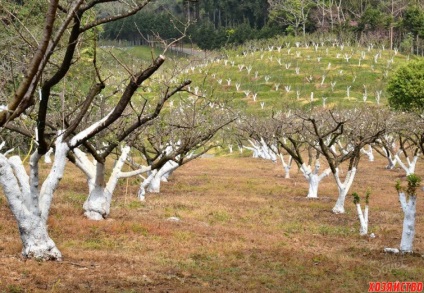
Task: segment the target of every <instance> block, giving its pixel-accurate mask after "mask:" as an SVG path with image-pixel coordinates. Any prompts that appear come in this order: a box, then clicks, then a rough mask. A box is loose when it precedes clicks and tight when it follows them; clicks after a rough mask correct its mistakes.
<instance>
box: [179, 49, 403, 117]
mask: <svg viewBox="0 0 424 293" xmlns="http://www.w3.org/2000/svg"><path fill="white" fill-rule="evenodd" d="M278 46H281V44H278V43H275V44H274V46H272V47H270V49H263V50H257V51H251V50H250V51H249V50H248V49H246V50H245V51H241V50H240V51H229V52H227V53H228V54H227V56H225V58H223V59H216V60H214V61H213V62H210V63H208V64H206V65H204V66H203V67H202V68H198V69H195V68H194V67H192V68H191V70H186V71H184V72H185V73H186V74H187V76H189V77H190V78H192V79H193V81H194V82H193V87H194V86H199V87H200V88H201V90H204V91H207V92H208V93H211V92H213V93H214V95H215V96H220V97H222V96H224V97H226V98H227V99H228V100H232V101H237V102H238V103H237V104H238V105H244V106H245V107H247V109H248V110H249V111H252V112H256V113H258V112H259V113H261V111H262V110H271V109H272V110H277V111H278V110H283V111H285V110H286V108H287V106H296V107H302V106H303V107H312V106H322V105H324V103H325V106H326V107H334V106H343V107H354V106H356V105H358V104H363V103H367V104H376V103H377V98H378V95H377V93H379V94H380V100H379V103H380V104H383V105H384V104H387V94H386V92H385V87H386V84H387V81H388V78H389V77H390V74H391V73H392V72H393V70H394V69H396V68H397V67H398V66H399V65H401V64H404V63H405V62H407V61H408V60H409V57H408V56H405V55H401V54H398V53H396V52H394V51H391V50H383V49H382V48H376V47H374V48H369V49H368V48H363V47H349V46H343V47H342V46H339V47H337V46H331V45H330V46H319V47H317V48H315V47H313V46H309V47H305V45H304V44H302V45H300V46H299V47H296V46H295V44H287V46H286V45H282V48H278ZM206 73H207V78H206V79H205V74H206ZM237 84H238V85H239V87H238V88H237V87H236V86H237ZM348 88H349V92H348ZM255 94H256V97H255V98H254V95H255ZM324 100H325V101H324ZM264 112H266V111H262V113H264Z"/></svg>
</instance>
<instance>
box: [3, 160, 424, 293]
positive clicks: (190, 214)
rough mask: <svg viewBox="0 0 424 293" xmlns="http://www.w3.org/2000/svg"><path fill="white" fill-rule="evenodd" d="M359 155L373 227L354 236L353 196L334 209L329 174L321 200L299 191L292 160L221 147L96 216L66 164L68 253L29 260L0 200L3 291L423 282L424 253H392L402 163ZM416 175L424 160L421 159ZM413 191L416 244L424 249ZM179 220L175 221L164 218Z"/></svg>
mask: <svg viewBox="0 0 424 293" xmlns="http://www.w3.org/2000/svg"><path fill="white" fill-rule="evenodd" d="M385 163H386V162H385V161H384V160H383V159H382V158H377V160H376V161H375V162H373V163H371V162H368V161H367V160H366V158H363V161H362V162H361V163H360V166H359V171H358V175H357V178H356V180H355V183H354V185H353V187H352V189H351V191H352V192H353V191H357V192H358V193H360V194H361V195H363V194H364V193H365V191H366V189H367V188H371V190H372V194H371V201H370V228H369V230H370V232H373V233H375V234H376V238H375V239H370V238H367V237H365V238H362V237H360V236H359V222H358V220H357V216H356V211H355V207H354V205H353V203H352V199H351V198H349V199H348V200H347V202H346V208H347V212H346V214H344V215H334V214H332V213H331V208H332V206H333V205H334V203H335V200H336V187H335V184H334V182H333V179H332V178H326V179H325V180H324V181H323V183H322V185H321V187H320V192H319V194H320V196H321V199H319V200H313V201H310V200H306V199H305V198H304V197H305V196H306V193H307V183H306V180H304V178H303V177H302V175H301V174H300V173H297V170H296V168H293V170H292V179H284V178H283V173H282V168H281V165H280V164H278V165H277V164H273V163H271V162H268V161H263V160H258V159H252V158H246V157H244V158H234V157H228V156H222V157H216V158H203V159H198V160H195V161H193V162H191V163H190V164H188V165H186V166H183V167H182V168H181V169H179V170H177V171H176V172H175V173H174V175H173V177H172V178H171V181H170V182H169V183H164V184H163V186H162V193H161V194H159V195H148V196H147V201H146V202H145V203H140V202H138V201H137V200H136V192H137V183H136V182H135V181H133V180H130V181H128V182H127V181H122V182H121V184H120V186H119V188H118V190H117V191H116V196H115V199H114V203H113V206H112V211H111V218H110V219H109V220H106V221H102V222H93V221H88V220H86V219H84V217H83V215H82V204H83V201H84V198H85V195H86V193H87V186H86V182H85V180H84V178H83V176H82V175H81V173H80V172H79V171H78V170H76V169H75V168H74V167H73V166H72V165H71V164H68V167H67V168H68V170H67V172H65V178H64V179H63V181H62V182H61V184H60V188H59V190H58V191H57V192H56V196H55V198H54V203H53V207H52V211H51V217H50V220H49V229H50V235H51V237H52V238H53V239H54V241H55V242H56V243H57V245H58V247H59V249H61V251H62V253H63V255H64V261H63V262H59V263H58V262H37V261H35V260H28V261H24V260H22V259H21V258H20V257H19V254H20V249H21V244H20V240H19V236H18V233H17V231H16V230H17V228H16V223H15V221H14V218H13V216H12V215H11V213H10V211H9V209H8V207H7V202H6V200H5V198H4V197H3V196H1V197H0V233H1V237H0V291H2V292H46V291H48V292H267V291H270V292H366V291H367V290H368V282H370V281H422V280H423V279H422V276H424V267H423V265H422V264H423V257H421V256H420V255H418V254H416V255H405V256H394V255H389V254H385V253H383V252H382V249H383V248H384V247H397V246H398V245H399V243H400V236H401V229H402V219H403V215H402V212H401V209H400V205H399V203H398V200H397V195H396V191H395V188H394V184H395V180H396V179H398V178H403V175H404V174H403V171H401V170H399V169H396V170H392V171H389V170H386V169H384V166H385ZM417 171H418V172H417V173H418V174H420V175H421V174H423V173H424V172H423V171H424V170H423V164H422V163H421V162H419V164H418V170H417ZM422 195H423V192H422V191H419V194H418V206H417V230H416V238H415V248H416V251H417V252H419V253H420V254H423V253H424V216H423V214H424V208H423V207H424V204H423V198H422ZM169 217H178V218H180V219H181V221H180V222H171V221H168V220H167V219H168V218H169Z"/></svg>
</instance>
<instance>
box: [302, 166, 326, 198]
mask: <svg viewBox="0 0 424 293" xmlns="http://www.w3.org/2000/svg"><path fill="white" fill-rule="evenodd" d="M319 169H320V164H319V161H317V162H316V163H315V168H314V170H313V171H312V170H311V167H310V166H306V164H305V163H303V164H302V166H301V167H300V170H301V171H302V173H303V176H305V178H306V180H307V181H308V183H309V189H308V195H307V196H306V197H307V198H318V187H319V183H320V182H321V181H322V179H324V177H326V176H328V175H329V174H330V173H331V169H329V168H328V169H326V170H324V172H322V173H321V175H319Z"/></svg>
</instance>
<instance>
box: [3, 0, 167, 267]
mask: <svg viewBox="0 0 424 293" xmlns="http://www.w3.org/2000/svg"><path fill="white" fill-rule="evenodd" d="M104 2H111V1H110V0H93V1H84V0H75V1H67V2H64V3H59V1H58V0H51V1H49V3H48V5H47V6H46V19H45V22H44V23H43V24H42V25H43V29H42V32H43V34H42V37H41V38H40V40H39V41H36V43H37V45H36V46H31V47H30V48H31V50H30V51H29V54H28V64H27V70H26V72H25V74H24V75H23V77H22V78H21V77H20V76H18V75H16V76H14V79H15V81H16V83H17V85H18V86H16V87H15V88H14V89H13V90H11V91H10V95H9V96H10V99H9V100H8V101H7V104H6V105H4V106H3V107H2V108H1V112H0V126H3V127H5V126H6V127H8V126H10V127H9V128H10V129H12V128H14V129H15V130H16V131H18V132H20V133H22V134H24V133H25V134H26V135H28V136H32V135H31V131H29V130H28V129H25V128H23V127H20V122H21V121H25V119H27V117H28V116H29V115H31V116H34V117H36V123H37V125H36V134H35V142H36V144H37V147H36V150H35V151H34V152H33V153H32V155H31V157H30V171H29V175H28V174H27V173H26V171H25V168H24V164H23V162H22V160H21V159H20V158H19V157H18V156H12V157H10V158H8V157H7V156H5V155H4V154H2V155H0V184H1V186H2V188H3V191H4V193H5V195H6V198H7V200H8V202H9V206H10V209H11V211H12V213H13V215H14V216H15V218H16V220H17V223H18V227H19V232H20V236H21V239H22V242H23V250H22V254H23V256H24V257H28V258H30V257H35V258H37V259H56V260H59V259H61V257H62V256H61V253H60V251H59V250H58V249H57V247H56V245H55V243H54V242H53V241H52V239H51V238H50V237H49V235H48V231H47V219H48V215H49V211H50V206H51V202H52V199H53V194H54V191H55V190H56V188H57V186H58V184H59V181H60V180H61V178H62V176H63V172H64V169H65V165H66V157H67V156H68V155H69V153H70V151H72V150H73V149H75V148H77V147H79V146H80V145H82V144H84V143H85V142H87V141H88V140H90V139H91V138H93V137H95V136H96V135H98V134H99V133H101V132H102V131H103V130H105V129H107V128H108V127H109V126H110V125H112V124H113V123H114V122H116V121H117V120H119V119H120V118H121V117H122V114H123V113H124V111H125V109H126V108H127V106H128V105H129V104H130V102H131V99H132V97H133V96H134V94H135V93H136V91H137V90H138V89H139V88H140V86H141V84H142V83H143V82H144V81H146V80H147V79H148V78H150V77H151V76H152V75H153V74H154V73H155V72H156V71H157V70H158V69H159V68H160V67H161V65H162V64H163V63H164V61H165V57H164V56H163V55H160V56H158V57H157V58H155V59H154V60H152V62H151V64H150V65H148V66H146V67H144V68H141V69H138V70H137V71H136V72H134V73H133V74H131V75H130V76H129V78H128V81H127V82H126V85H124V87H123V90H122V92H119V93H117V96H116V99H114V101H113V108H112V110H111V111H110V112H108V113H103V114H104V115H101V117H99V119H98V120H96V121H92V122H91V123H88V124H87V125H85V126H84V127H79V125H80V123H81V121H83V120H84V119H86V117H87V116H88V115H89V114H90V109H91V108H92V107H91V106H92V105H93V104H94V103H95V101H96V99H98V98H99V95H100V93H101V92H102V91H104V90H105V88H106V87H107V82H106V81H105V80H104V79H103V78H102V77H101V74H100V71H99V69H98V66H97V62H96V54H95V52H96V50H94V56H93V60H92V65H93V67H92V72H93V79H92V81H91V82H92V84H91V86H90V87H89V89H87V90H85V93H84V95H83V96H82V97H83V98H82V99H81V102H80V103H79V104H78V105H77V106H76V107H74V111H73V112H72V115H70V116H69V117H68V121H67V123H63V124H61V125H59V127H55V125H49V115H54V114H55V111H54V107H51V106H52V105H53V104H54V102H55V99H54V98H52V97H53V96H54V95H53V90H54V89H55V88H56V87H57V85H58V84H59V83H60V82H61V81H62V80H63V79H64V78H65V77H66V76H67V74H68V73H69V70H70V69H71V67H72V66H73V64H76V63H78V61H79V60H80V59H79V56H77V51H78V45H80V44H81V42H82V41H83V35H85V34H87V33H88V31H89V30H90V29H92V28H95V27H97V26H98V25H100V24H102V23H105V22H108V21H113V20H116V19H120V18H124V17H126V16H128V15H131V14H134V13H136V12H137V11H139V10H141V9H142V8H143V7H144V6H145V5H146V4H147V3H148V2H150V1H148V0H146V1H131V2H128V3H127V2H126V4H124V5H125V6H126V9H123V10H122V11H121V13H119V14H116V15H112V16H110V15H109V16H107V17H105V18H101V17H100V18H96V19H94V20H93V18H91V17H88V16H89V14H90V13H91V12H93V11H94V9H95V8H96V7H97V6H99V5H101V4H102V3H104ZM116 2H117V1H116ZM2 25H5V26H8V25H9V24H7V23H6V22H3V23H2ZM7 28H8V29H9V27H7ZM34 39H36V38H35V37H34ZM22 42H25V38H23V41H22ZM94 48H95V46H94ZM37 88H39V96H38V98H35V92H36V89H37ZM62 100H64V101H66V95H63V96H62ZM33 105H35V106H36V107H33ZM31 110H32V112H31V113H30V111H31ZM24 112H26V114H27V115H28V116H24V115H22V114H23V113H24ZM20 116H21V117H23V118H22V119H19V120H20V121H18V119H17V118H18V117H20ZM14 120H15V121H14ZM12 122H16V123H15V124H14V125H12ZM55 128H56V131H53V130H54V129H55ZM47 129H50V130H52V131H50V130H49V131H47ZM50 147H54V149H55V156H54V163H53V164H52V167H51V170H50V172H49V174H48V176H47V178H46V179H45V180H44V182H43V183H42V184H41V183H40V179H39V172H38V171H39V170H38V169H39V161H40V158H41V157H42V156H43V155H44V154H45V153H46V152H47V151H48V150H49V148H50ZM40 185H41V186H40ZM40 187H41V188H40Z"/></svg>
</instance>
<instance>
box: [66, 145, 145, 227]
mask: <svg viewBox="0 0 424 293" xmlns="http://www.w3.org/2000/svg"><path fill="white" fill-rule="evenodd" d="M129 152H130V147H129V146H125V147H122V149H121V155H120V156H119V159H118V161H117V162H116V164H115V166H114V168H113V170H112V174H111V175H110V177H109V180H108V182H107V184H106V185H105V166H104V164H101V163H98V162H91V161H90V160H89V159H88V158H87V156H86V155H85V154H84V153H83V152H82V151H80V150H79V149H74V153H75V157H76V158H77V160H76V165H77V167H78V168H80V169H81V170H82V171H83V172H84V174H85V175H86V177H87V183H88V190H89V195H88V197H87V199H86V201H85V202H84V205H83V208H84V215H85V216H86V217H87V218H89V219H90V220H102V219H105V218H106V217H108V216H109V213H110V205H111V202H112V196H113V192H114V191H115V188H116V185H117V183H118V180H119V179H120V178H128V177H132V176H136V175H139V174H142V173H145V172H147V171H149V170H150V166H149V167H144V166H141V167H140V168H139V169H137V170H134V171H129V172H122V167H123V166H124V163H125V161H126V159H127V157H128V154H129Z"/></svg>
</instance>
